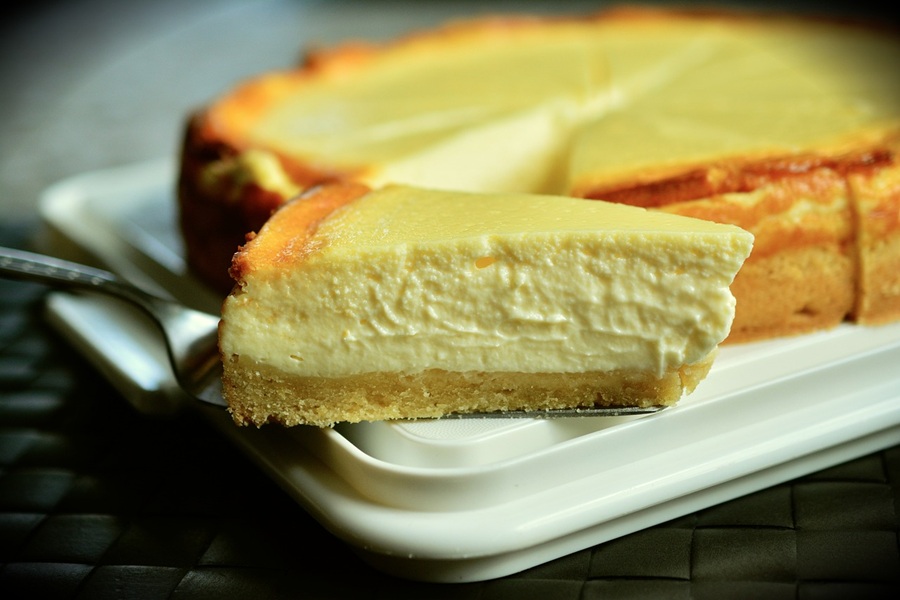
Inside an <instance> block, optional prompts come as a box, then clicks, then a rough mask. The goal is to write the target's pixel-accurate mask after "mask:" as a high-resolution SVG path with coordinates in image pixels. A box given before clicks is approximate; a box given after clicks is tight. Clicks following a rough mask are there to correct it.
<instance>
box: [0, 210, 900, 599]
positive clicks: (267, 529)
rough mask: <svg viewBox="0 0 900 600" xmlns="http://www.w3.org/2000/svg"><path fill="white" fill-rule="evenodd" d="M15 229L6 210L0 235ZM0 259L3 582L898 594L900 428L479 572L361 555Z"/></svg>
mask: <svg viewBox="0 0 900 600" xmlns="http://www.w3.org/2000/svg"><path fill="white" fill-rule="evenodd" d="M22 243H23V236H22V234H21V233H20V232H18V231H17V230H14V229H12V230H11V229H10V228H5V229H3V228H0V244H3V245H7V246H10V245H22ZM44 291H45V290H44V289H43V288H41V287H39V286H36V285H31V284H24V283H19V282H10V281H6V280H3V279H0V306H2V309H0V598H2V599H9V598H79V599H80V598H91V599H93V598H100V599H105V598H110V599H113V598H115V599H123V598H141V599H155V598H185V599H192V600H193V599H202V598H216V599H218V598H416V599H419V598H426V599H427V598H436V599H445V598H446V599H457V598H466V599H468V598H472V599H476V598H477V599H482V600H489V599H494V598H515V599H517V600H528V599H529V598H535V599H538V598H540V599H545V598H550V599H562V600H565V599H573V600H574V599H591V598H598V599H606V598H616V599H618V598H767V599H769V598H771V599H779V598H801V599H807V598H810V599H812V598H823V599H826V598H894V597H895V596H896V593H897V592H898V591H900V550H898V533H900V519H898V514H900V446H898V447H895V448H892V449H890V450H887V451H884V452H879V453H876V454H873V455H871V456H867V457H864V458H861V459H859V460H855V461H852V462H850V463H848V464H845V465H841V466H838V467H834V468H832V469H828V470H827V471H823V472H820V473H817V474H815V475H811V476H808V477H804V478H802V479H798V480H796V481H793V482H791V483H787V484H784V485H779V486H776V487H773V488H771V489H768V490H765V491H761V492H758V493H755V494H752V495H750V496H747V497H744V498H741V499H738V500H735V501H732V502H729V503H727V504H723V505H720V506H716V507H713V508H709V509H707V510H703V511H700V512H698V513H696V514H692V515H689V516H686V517H684V518H681V519H677V520H675V521H672V522H669V523H666V524H663V525H660V526H658V527H654V528H651V529H647V530H644V531H641V532H638V533H635V534H632V535H629V536H627V537H624V538H621V539H618V540H614V541H612V542H609V543H606V544H601V545H598V546H596V547H594V548H591V549H588V550H584V551H581V552H577V553H575V554H572V555H570V556H567V557H564V558H561V559H558V560H555V561H553V562H550V563H548V564H545V565H542V566H539V567H535V568H533V569H530V570H528V571H526V572H523V573H520V574H517V575H514V576H510V577H506V578H503V579H497V580H493V581H487V582H481V583H472V584H461V585H438V584H421V583H414V582H408V581H405V580H401V579H396V578H393V577H389V576H387V575H383V574H381V573H379V572H377V571H375V570H373V569H371V568H370V567H368V566H366V565H365V564H363V563H362V562H361V561H360V560H359V559H358V558H357V557H356V556H355V555H354V554H353V552H352V551H351V550H350V549H348V548H347V547H345V546H344V545H343V544H342V543H341V542H339V541H337V540H336V539H335V538H334V537H332V536H331V535H329V534H328V533H327V532H326V531H325V530H323V528H322V527H321V526H320V525H319V524H318V523H317V522H316V521H314V520H313V519H312V518H311V517H309V516H308V515H307V514H306V513H305V512H303V511H302V510H301V509H300V508H299V507H298V506H297V505H296V504H295V503H294V502H292V501H291V500H290V499H289V498H288V497H287V496H286V495H285V494H284V493H283V492H282V491H281V490H280V489H279V488H278V487H277V486H276V485H275V484H274V483H272V482H271V481H270V480H269V479H267V478H266V477H265V476H264V475H263V474H262V473H261V472H260V471H259V470H258V469H257V468H256V467H255V466H254V465H252V464H251V463H250V462H249V460H248V459H246V458H245V457H244V456H243V455H242V454H240V453H239V452H238V451H237V450H236V449H235V448H234V447H232V446H231V445H230V444H229V443H228V442H227V441H226V440H225V439H224V438H222V437H221V436H219V435H217V434H216V433H215V432H213V431H212V430H211V429H210V428H209V427H207V426H206V424H204V423H202V422H199V421H196V422H195V421H193V420H192V418H191V417H185V418H182V419H179V420H165V421H155V420H152V419H148V418H146V417H142V416H139V415H137V414H135V413H133V412H132V411H131V409H130V408H129V407H128V405H127V404H126V402H124V401H123V400H122V399H121V398H119V397H117V394H116V392H115V391H114V390H113V389H112V388H110V387H109V386H108V385H107V384H106V383H105V382H104V381H103V380H102V379H101V378H100V377H99V376H98V375H97V374H96V373H95V372H94V371H93V370H92V369H91V367H90V366H89V365H88V364H87V363H86V362H84V360H82V358H81V357H80V356H79V355H78V354H77V353H76V352H75V351H74V350H72V349H71V348H70V347H69V346H67V345H66V343H65V342H64V341H63V340H61V339H60V338H59V337H58V336H57V335H56V334H55V333H54V332H53V331H52V330H51V329H50V328H49V327H48V326H47V325H45V324H44V323H43V320H42V317H41V298H42V295H43V293H44Z"/></svg>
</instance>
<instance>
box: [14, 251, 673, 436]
mask: <svg viewBox="0 0 900 600" xmlns="http://www.w3.org/2000/svg"><path fill="white" fill-rule="evenodd" d="M0 275H3V276H6V277H8V278H12V279H22V280H29V281H35V282H38V283H43V284H46V285H50V286H53V287H55V288H60V289H67V290H76V291H88V292H96V293H100V294H104V295H108V296H113V297H116V298H119V299H121V300H125V301H127V302H129V303H130V304H132V305H134V306H136V307H138V308H140V309H141V310H142V311H143V312H144V313H146V314H147V315H148V316H149V317H150V318H151V319H152V320H153V321H154V322H155V323H156V325H157V326H158V327H159V329H160V331H161V332H162V334H163V337H164V338H165V342H166V350H167V353H168V357H169V362H170V363H171V367H172V372H173V374H174V376H175V378H176V380H177V382H178V384H179V385H180V386H181V388H182V389H184V391H185V392H187V394H189V395H190V396H192V397H194V398H196V399H197V400H199V401H202V402H205V403H207V404H211V405H214V406H218V407H222V408H226V407H227V404H226V402H225V400H224V398H223V396H222V363H221V360H220V359H219V352H218V345H217V344H218V326H219V316H218V315H212V314H209V313H206V312H202V311H198V310H194V309H192V308H189V307H187V306H184V305H183V304H181V303H179V302H176V301H174V300H169V299H166V298H162V297H160V296H157V295H154V294H151V293H149V292H147V291H145V290H143V289H141V288H139V287H138V286H136V285H134V284H132V283H130V282H129V281H127V280H125V279H123V278H121V277H119V276H117V275H115V274H114V273H112V272H110V271H105V270H103V269H97V268H94V267H89V266H87V265H83V264H79V263H74V262H70V261H67V260H62V259H58V258H54V257H51V256H46V255H42V254H36V253H33V252H26V251H24V250H16V249H12V248H2V247H0ZM664 408H665V407H663V406H649V407H587V408H567V409H548V410H537V411H526V410H517V411H498V412H487V413H453V414H449V415H445V416H443V417H440V418H441V419H469V418H504V419H509V418H530V419H534V418H545V419H546V418H559V417H587V416H604V417H621V416H632V415H645V414H650V413H655V412H658V411H660V410H662V409H664Z"/></svg>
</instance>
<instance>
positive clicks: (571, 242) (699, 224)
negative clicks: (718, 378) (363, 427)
mask: <svg viewBox="0 0 900 600" xmlns="http://www.w3.org/2000/svg"><path fill="white" fill-rule="evenodd" d="M752 243H753V239H752V235H751V234H749V233H747V232H745V231H743V230H742V229H740V228H738V227H735V226H731V225H720V224H715V223H711V222H708V221H702V220H699V219H691V218H687V217H682V216H678V215H668V214H665V213H662V212H652V211H647V210H644V209H641V208H635V207H630V206H621V205H616V204H610V203H605V202H597V201H591V200H581V199H574V198H566V197H550V196H539V195H525V194H471V193H464V192H452V191H436V190H427V189H421V188H415V187H410V186H387V187H384V188H381V189H377V190H371V189H370V188H368V187H366V186H364V185H361V184H349V183H348V184H333V185H329V186H323V187H319V188H315V189H313V190H312V191H310V192H309V193H307V194H305V195H303V196H301V197H300V198H298V199H296V200H294V201H292V202H290V203H288V204H286V205H285V206H283V207H282V208H281V209H280V210H279V211H278V212H276V213H275V214H274V216H273V217H272V218H271V219H270V220H269V221H268V222H267V223H266V225H265V226H264V227H263V228H262V230H261V231H260V232H259V233H258V235H255V236H251V239H250V240H249V241H248V242H247V244H246V245H245V246H243V248H242V249H241V251H240V252H239V253H238V254H236V255H235V258H234V262H233V265H232V270H231V273H232V276H233V277H234V279H235V281H236V285H235V287H234V290H233V291H232V293H231V295H230V296H229V297H228V298H227V300H226V301H225V303H224V307H223V314H222V324H221V328H220V349H221V353H222V359H223V363H224V368H225V372H224V379H223V381H224V392H225V398H226V400H227V401H228V403H229V406H230V410H231V412H232V414H233V416H234V419H235V421H236V422H237V423H239V424H254V425H262V424H264V423H268V422H277V423H282V424H285V425H296V424H311V425H317V426H330V425H332V424H334V423H336V422H343V421H349V422H356V421H371V420H385V419H400V418H417V417H439V416H441V415H444V414H447V413H451V412H484V411H496V410H518V409H534V410H541V409H552V408H565V407H584V406H650V405H670V404H672V403H675V402H676V401H677V400H678V399H680V398H681V397H682V396H683V394H685V393H686V392H690V391H692V390H693V388H694V386H695V385H696V384H697V383H698V382H699V381H700V380H702V379H703V377H705V375H706V372H707V370H708V369H709V366H710V364H711V361H712V358H713V356H714V353H715V350H716V348H717V345H718V344H719V342H721V341H722V340H723V339H724V338H725V337H726V335H727V334H728V331H729V328H730V326H731V322H732V319H733V315H734V297H733V296H732V294H731V291H730V289H729V285H730V284H731V282H732V280H733V278H734V276H735V274H736V273H737V272H738V270H739V268H740V267H741V264H742V263H743V261H744V260H745V259H746V257H747V256H748V254H749V253H750V249H751V246H752Z"/></svg>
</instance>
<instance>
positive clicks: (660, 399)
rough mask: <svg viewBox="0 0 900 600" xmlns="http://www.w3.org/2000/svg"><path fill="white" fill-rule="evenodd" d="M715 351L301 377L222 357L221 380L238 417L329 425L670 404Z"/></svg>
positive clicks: (241, 421)
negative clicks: (669, 358)
mask: <svg viewBox="0 0 900 600" xmlns="http://www.w3.org/2000/svg"><path fill="white" fill-rule="evenodd" d="M715 354H716V353H715V352H713V353H711V354H710V355H708V356H707V357H706V358H704V359H702V360H701V361H699V362H697V363H695V364H692V365H685V366H682V367H681V368H679V369H671V370H669V371H668V372H666V373H665V374H663V376H662V377H657V376H656V375H655V374H648V373H646V372H634V371H613V372H601V371H594V372H587V373H485V372H465V373H459V372H449V371H443V370H440V369H429V370H427V371H423V372H420V373H413V374H399V373H367V374H363V375H354V376H350V377H341V378H321V377H297V376H294V375H291V374H288V373H284V372H283V371H281V370H278V369H275V368H272V367H270V366H266V365H260V364H258V363H256V362H255V361H251V360H247V359H242V358H241V357H238V356H232V357H229V358H227V359H226V360H225V374H224V377H223V385H224V391H225V398H226V399H227V400H228V403H229V410H230V412H231V414H232V417H233V418H234V421H235V423H237V424H238V425H256V426H262V425H264V424H266V423H280V424H282V425H286V426H294V425H315V426H319V427H330V426H333V425H334V424H335V423H337V422H359V421H383V420H395V419H415V418H436V417H441V416H443V415H446V414H449V413H454V412H493V411H498V410H525V409H527V410H546V409H553V408H584V407H590V406H641V407H645V406H669V405H672V404H675V403H676V402H677V401H678V400H679V399H680V398H681V397H682V396H683V395H685V394H688V393H690V392H692V391H693V390H694V388H695V387H696V386H697V384H698V383H699V382H700V381H702V380H703V378H705V377H706V374H707V373H708V372H709V369H710V367H711V366H712V362H713V359H714V356H715Z"/></svg>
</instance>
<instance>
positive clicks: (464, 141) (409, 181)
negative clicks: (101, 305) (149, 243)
mask: <svg viewBox="0 0 900 600" xmlns="http://www.w3.org/2000/svg"><path fill="white" fill-rule="evenodd" d="M897 64H900V36H898V35H897V32H896V31H895V30H888V29H886V28H883V27H881V26H877V25H871V24H860V23H851V22H842V21H837V20H834V19H818V18H813V17H801V16H789V15H784V14H778V15H774V14H762V13H753V12H749V11H744V12H729V11H726V10H724V9H723V10H703V11H687V10H669V9H655V8H634V7H624V8H621V7H620V8H614V9H610V10H607V11H603V12H600V13H596V14H590V15H585V16H566V17H562V16H560V17H546V16H544V17H526V16H510V17H491V18H486V17H483V18H476V19H471V20H464V21H460V22H454V23H450V24H447V25H445V26H441V27H437V28H435V29H432V30H427V31H419V32H415V33H411V34H409V35H406V36H402V37H399V38H397V39H394V40H391V41H387V42H383V43H379V44H374V43H362V42H347V43H345V44H340V45H337V46H335V47H333V48H330V49H320V50H317V51H314V52H311V53H310V54H309V55H308V56H307V60H306V61H305V62H304V63H303V64H302V65H300V66H298V67H297V68H295V69H288V70H285V71H281V72H269V73H262V74H259V75H258V76H256V77H253V78H251V79H249V80H247V81H244V82H241V83H239V84H238V85H236V86H235V88H234V89H233V90H231V91H229V92H228V93H225V94H223V95H221V96H220V97H218V98H215V99H214V100H212V101H211V102H210V103H209V104H208V105H206V106H204V107H201V108H200V109H199V110H197V111H196V112H195V113H194V114H192V115H191V117H190V119H189V121H188V123H187V125H186V127H185V137H184V143H183V146H182V153H181V160H180V174H179V191H178V198H179V212H180V223H181V231H182V234H183V238H184V242H185V248H186V253H187V260H188V263H189V264H190V267H191V269H192V271H193V272H194V273H196V274H197V275H198V276H199V277H200V278H201V279H203V280H204V281H206V282H208V283H209V284H210V285H211V286H214V287H215V288H216V289H219V290H220V291H221V292H222V293H223V295H224V294H225V293H227V291H228V290H229V289H230V288H231V285H232V283H233V282H232V280H231V278H230V277H228V274H227V273H228V265H229V264H230V261H231V257H232V255H233V254H234V252H235V250H236V249H237V247H238V246H239V245H240V244H241V243H243V241H244V236H245V235H246V234H247V233H248V232H255V231H259V230H260V228H261V227H262V226H263V224H264V223H265V222H266V220H267V219H268V218H269V215H271V214H272V212H273V211H274V210H276V209H277V208H278V207H279V206H282V205H283V204H285V203H286V202H287V201H288V200H289V199H291V198H293V197H295V196H297V195H298V194H301V193H303V192H304V191H306V190H308V189H310V188H311V187H314V186H317V185H321V184H328V183H334V182H351V183H358V184H361V185H365V186H368V187H371V188H373V189H380V188H381V187H385V186H390V185H394V184H402V185H411V186H419V187H423V188H427V189H444V190H451V191H465V192H473V193H488V194H490V193H530V194H543V195H552V196H555V197H579V198H588V199H598V200H605V201H609V202H613V203H620V204H630V205H636V206H640V207H644V208H647V209H648V210H650V211H651V212H661V213H669V214H678V215H684V216H689V217H694V218H700V219H705V220H710V221H714V222H719V223H726V224H732V225H737V226H739V227H741V228H743V229H746V230H748V231H750V232H751V233H753V234H754V236H755V238H756V242H755V245H754V250H753V254H752V255H751V256H750V257H749V259H748V260H747V261H746V263H745V264H744V267H743V268H742V269H741V271H740V273H738V275H737V277H736V278H735V281H734V285H733V288H732V289H733V291H734V294H735V296H736V298H737V308H736V314H735V319H734V324H733V327H732V329H731V331H730V333H729V335H728V338H727V339H726V342H729V343H732V342H744V341H751V340H758V339H768V338H774V337H780V336H785V335H796V334H802V333H806V332H810V331H817V330H821V329H828V328H831V327H834V326H836V325H838V324H840V323H842V322H844V321H847V320H852V321H855V322H858V323H872V324H875V323H884V322H888V321H893V320H896V319H900V188H898V182H900V158H898V148H900V78H898V77H897V73H896V65H897ZM554 213H555V211H554V208H553V207H552V206H551V207H548V209H547V213H546V218H547V219H553V218H554Z"/></svg>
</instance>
